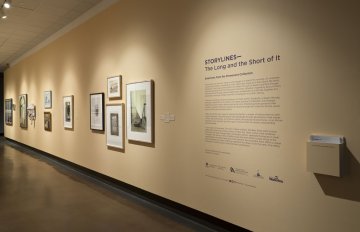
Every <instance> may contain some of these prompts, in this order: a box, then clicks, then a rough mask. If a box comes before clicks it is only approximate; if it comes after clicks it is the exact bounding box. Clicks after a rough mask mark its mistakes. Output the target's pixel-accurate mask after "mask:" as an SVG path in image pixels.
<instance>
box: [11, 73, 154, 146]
mask: <svg viewBox="0 0 360 232" xmlns="http://www.w3.org/2000/svg"><path fill="white" fill-rule="evenodd" d="M153 94H154V93H153V81H144V82H137V83H130V84H127V108H126V112H127V120H126V127H127V138H128V140H132V141H139V142H145V143H153ZM108 96H109V98H111V97H116V98H119V97H121V76H120V77H117V78H115V77H112V78H108ZM51 98H52V96H51V91H45V92H44V108H46V109H49V108H51V107H52V106H51V102H52V99H51ZM19 104H20V127H22V128H26V127H27V111H26V109H27V95H26V94H23V95H20V97H19ZM12 106H13V103H12V99H6V100H5V123H6V124H7V125H12V112H13V107H12ZM123 112H124V109H123V104H108V105H106V122H107V123H106V128H107V130H106V135H107V145H108V146H112V147H116V148H123V125H124V123H123V122H124V120H123ZM63 119H64V122H63V124H64V128H68V129H73V127H74V96H65V97H63ZM51 124H52V123H51V112H44V129H45V130H47V131H51ZM90 129H91V130H96V131H104V130H105V104H104V93H92V94H90Z"/></svg>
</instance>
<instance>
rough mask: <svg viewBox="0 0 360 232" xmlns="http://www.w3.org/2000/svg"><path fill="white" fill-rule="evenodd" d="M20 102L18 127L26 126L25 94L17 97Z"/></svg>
mask: <svg viewBox="0 0 360 232" xmlns="http://www.w3.org/2000/svg"><path fill="white" fill-rule="evenodd" d="M19 103H20V127H21V128H27V94H22V95H20V97H19Z"/></svg>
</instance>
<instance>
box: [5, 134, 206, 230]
mask: <svg viewBox="0 0 360 232" xmlns="http://www.w3.org/2000/svg"><path fill="white" fill-rule="evenodd" d="M0 231H1V232H7V231H28V232H30V231H52V232H56V231H157V232H159V231H212V230H210V229H208V228H205V227H204V226H202V225H199V224H197V223H195V222H192V221H190V220H188V219H186V218H184V217H181V216H179V215H176V214H174V213H172V212H170V211H168V210H166V209H163V208H160V207H158V206H156V205H154V204H152V203H149V202H146V201H145V200H142V199H140V198H138V197H135V196H132V195H130V194H129V193H126V192H123V191H121V190H119V189H115V188H113V187H111V186H108V185H106V184H103V183H100V182H99V181H97V180H95V179H92V178H90V177H88V176H85V175H83V174H81V173H79V172H77V171H75V170H72V169H70V168H68V167H65V166H63V165H61V164H59V163H57V162H56V161H54V160H51V159H48V158H46V157H43V156H41V155H37V154H36V153H35V152H33V151H28V150H26V149H24V148H19V147H18V145H16V144H13V143H12V142H9V141H7V140H5V139H4V138H1V139H0Z"/></svg>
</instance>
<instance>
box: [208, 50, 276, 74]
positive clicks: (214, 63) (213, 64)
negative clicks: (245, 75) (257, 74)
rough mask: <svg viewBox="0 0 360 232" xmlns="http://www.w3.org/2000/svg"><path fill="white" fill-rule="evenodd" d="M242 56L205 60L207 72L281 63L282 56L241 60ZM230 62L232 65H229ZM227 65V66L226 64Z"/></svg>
mask: <svg viewBox="0 0 360 232" xmlns="http://www.w3.org/2000/svg"><path fill="white" fill-rule="evenodd" d="M241 57H242V56H239V55H237V54H232V55H228V56H222V57H215V58H210V59H206V60H205V62H204V63H205V71H215V70H225V69H230V68H236V67H242V66H249V65H256V64H265V63H271V62H274V61H280V55H272V56H268V57H260V58H251V59H247V60H240V61H239V59H240V58H241ZM234 61H235V62H234ZM228 62H230V63H228ZM224 63H227V64H224Z"/></svg>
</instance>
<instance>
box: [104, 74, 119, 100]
mask: <svg viewBox="0 0 360 232" xmlns="http://www.w3.org/2000/svg"><path fill="white" fill-rule="evenodd" d="M121 79H122V77H121V76H114V77H108V79H107V89H108V90H107V94H108V98H121Z"/></svg>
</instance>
